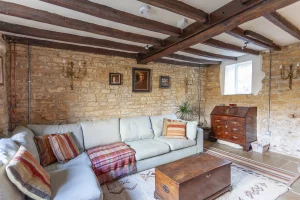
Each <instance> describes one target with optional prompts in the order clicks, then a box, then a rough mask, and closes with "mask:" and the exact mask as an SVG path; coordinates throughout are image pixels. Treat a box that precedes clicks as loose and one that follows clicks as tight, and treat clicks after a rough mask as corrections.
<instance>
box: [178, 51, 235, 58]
mask: <svg viewBox="0 0 300 200" xmlns="http://www.w3.org/2000/svg"><path fill="white" fill-rule="evenodd" d="M181 51H182V52H186V53H189V54H194V55H197V56H203V57H207V58H213V59H219V60H237V57H232V56H224V55H221V54H214V53H210V52H206V51H201V50H198V49H192V48H187V49H184V50H181Z"/></svg>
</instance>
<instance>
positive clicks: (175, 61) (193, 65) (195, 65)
mask: <svg viewBox="0 0 300 200" xmlns="http://www.w3.org/2000/svg"><path fill="white" fill-rule="evenodd" d="M154 62H157V63H165V64H170V65H180V66H186V67H207V66H208V65H205V64H197V63H189V62H181V61H177V60H169V59H163V58H160V59H158V60H155V61H154Z"/></svg>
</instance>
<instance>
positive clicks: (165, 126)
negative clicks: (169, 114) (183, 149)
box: [162, 118, 181, 136]
mask: <svg viewBox="0 0 300 200" xmlns="http://www.w3.org/2000/svg"><path fill="white" fill-rule="evenodd" d="M169 122H181V121H180V120H178V119H167V118H164V126H163V131H162V135H163V136H166V135H167V125H168V123H169Z"/></svg>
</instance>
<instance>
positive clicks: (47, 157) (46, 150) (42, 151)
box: [33, 134, 57, 167]
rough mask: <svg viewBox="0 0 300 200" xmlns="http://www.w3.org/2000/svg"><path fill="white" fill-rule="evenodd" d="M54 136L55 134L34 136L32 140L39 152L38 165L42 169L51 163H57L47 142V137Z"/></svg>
mask: <svg viewBox="0 0 300 200" xmlns="http://www.w3.org/2000/svg"><path fill="white" fill-rule="evenodd" d="M54 135H56V134H51V135H43V136H35V137H34V138H33V139H34V142H35V145H36V148H37V150H38V152H39V156H40V163H41V165H42V166H43V167H46V166H48V165H50V164H52V163H55V162H57V159H56V156H55V155H54V153H53V150H52V148H51V145H50V142H49V137H50V136H54Z"/></svg>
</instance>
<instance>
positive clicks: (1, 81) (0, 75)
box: [0, 56, 4, 85]
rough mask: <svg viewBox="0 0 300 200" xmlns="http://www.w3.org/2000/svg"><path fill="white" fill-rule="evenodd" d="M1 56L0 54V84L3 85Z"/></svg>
mask: <svg viewBox="0 0 300 200" xmlns="http://www.w3.org/2000/svg"><path fill="white" fill-rule="evenodd" d="M3 68H4V66H3V58H2V57H1V56H0V85H4V69H3Z"/></svg>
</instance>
